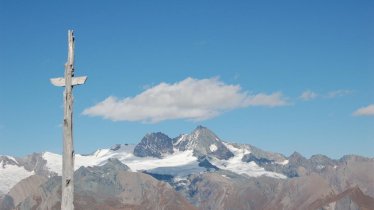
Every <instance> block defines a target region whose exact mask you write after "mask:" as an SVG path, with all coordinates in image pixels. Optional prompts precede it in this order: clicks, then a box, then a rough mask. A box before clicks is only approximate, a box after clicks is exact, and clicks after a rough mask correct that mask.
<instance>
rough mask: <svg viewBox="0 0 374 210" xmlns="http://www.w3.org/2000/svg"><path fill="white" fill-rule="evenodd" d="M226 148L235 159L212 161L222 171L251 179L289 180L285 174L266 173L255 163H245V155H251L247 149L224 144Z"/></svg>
mask: <svg viewBox="0 0 374 210" xmlns="http://www.w3.org/2000/svg"><path fill="white" fill-rule="evenodd" d="M224 144H225V145H226V147H227V148H228V149H229V150H230V151H231V152H232V153H233V154H234V157H232V158H230V159H228V160H219V159H216V158H214V159H212V160H211V163H212V164H213V165H215V166H217V167H218V168H220V169H224V170H229V171H232V172H234V173H237V174H245V175H248V176H251V177H258V176H262V175H265V176H269V177H273V178H282V179H285V178H287V177H286V176H285V175H283V174H279V173H275V172H270V171H266V170H265V169H264V168H262V167H260V166H258V165H257V164H256V163H255V162H253V161H252V162H249V163H246V162H243V161H242V158H243V156H244V155H246V154H249V153H250V151H249V150H248V149H246V148H245V147H242V148H237V147H234V146H233V145H231V144H228V143H224Z"/></svg>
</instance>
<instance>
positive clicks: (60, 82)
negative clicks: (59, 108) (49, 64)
mask: <svg viewBox="0 0 374 210" xmlns="http://www.w3.org/2000/svg"><path fill="white" fill-rule="evenodd" d="M50 80H51V83H52V84H53V85H54V86H57V87H65V83H66V82H65V78H62V77H58V78H52V79H50ZM86 80H87V76H84V77H73V78H72V81H71V85H73V86H75V85H83V84H84V83H85V82H86Z"/></svg>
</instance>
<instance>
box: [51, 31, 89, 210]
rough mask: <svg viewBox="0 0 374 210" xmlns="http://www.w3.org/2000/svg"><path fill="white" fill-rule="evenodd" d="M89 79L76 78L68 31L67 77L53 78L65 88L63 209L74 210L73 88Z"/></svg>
mask: <svg viewBox="0 0 374 210" xmlns="http://www.w3.org/2000/svg"><path fill="white" fill-rule="evenodd" d="M86 79H87V77H86V76H84V77H74V36H73V31H72V30H69V31H68V60H67V62H66V64H65V77H64V78H53V79H51V83H52V84H53V85H55V86H59V87H63V86H65V91H64V122H63V127H64V139H63V154H62V198H61V209H62V210H73V209H74V204H73V201H74V155H75V154H74V141H73V86H74V85H81V84H84V83H85V81H86Z"/></svg>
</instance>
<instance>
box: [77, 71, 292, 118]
mask: <svg viewBox="0 0 374 210" xmlns="http://www.w3.org/2000/svg"><path fill="white" fill-rule="evenodd" d="M287 104H288V101H287V99H286V98H285V97H284V96H283V94H282V93H281V92H274V93H272V94H265V93H258V94H250V93H248V92H246V91H243V90H242V89H241V87H240V86H239V85H227V84H225V83H223V82H222V81H220V80H219V79H218V78H209V79H201V80H199V79H194V78H186V79H184V80H182V81H180V82H177V83H174V84H168V83H160V84H158V85H156V86H153V87H151V88H148V89H146V90H144V91H143V92H142V93H140V94H138V95H136V96H135V97H127V98H124V99H118V98H116V97H113V96H110V97H108V98H106V99H105V100H104V101H102V102H99V103H98V104H96V105H94V106H92V107H89V108H87V109H85V110H84V111H83V114H84V115H88V116H100V117H103V118H105V119H109V120H113V121H142V122H151V123H156V122H160V121H164V120H173V119H186V120H193V121H201V120H206V119H210V118H213V117H216V116H218V115H220V114H221V113H223V112H225V111H229V110H233V109H238V108H244V107H248V106H266V107H276V106H284V105H287Z"/></svg>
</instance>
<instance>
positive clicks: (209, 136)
mask: <svg viewBox="0 0 374 210" xmlns="http://www.w3.org/2000/svg"><path fill="white" fill-rule="evenodd" d="M174 145H175V147H176V148H177V149H179V150H180V151H185V150H193V151H194V155H196V156H199V157H200V156H205V155H212V156H215V157H217V158H218V159H228V158H230V157H232V156H233V153H232V152H231V151H230V150H229V149H227V147H226V146H225V145H224V144H223V142H222V141H221V139H220V138H219V137H218V136H217V135H216V134H214V133H213V132H212V131H211V130H209V129H208V128H206V127H203V126H201V125H199V126H197V127H196V129H195V130H194V131H193V132H192V133H191V134H188V135H182V136H180V137H179V138H178V139H176V140H175V144H174Z"/></svg>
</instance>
